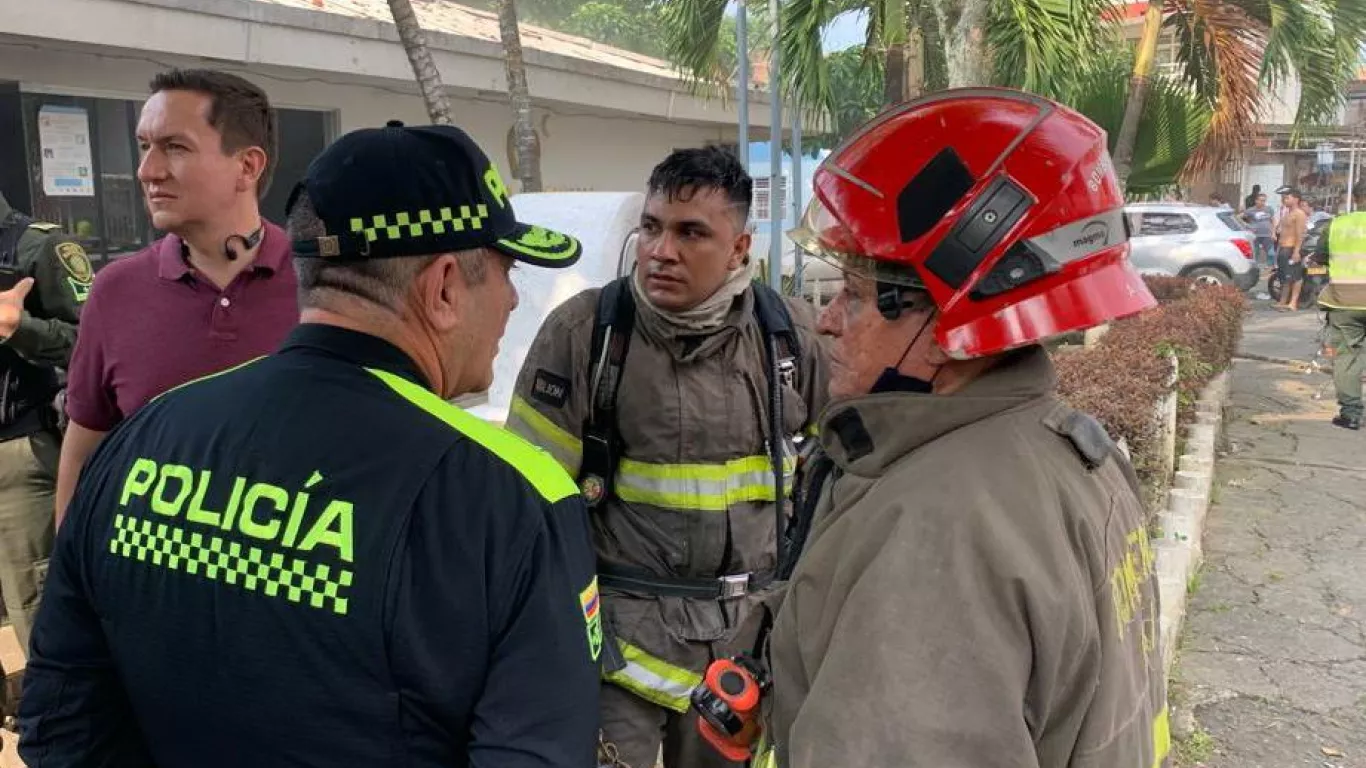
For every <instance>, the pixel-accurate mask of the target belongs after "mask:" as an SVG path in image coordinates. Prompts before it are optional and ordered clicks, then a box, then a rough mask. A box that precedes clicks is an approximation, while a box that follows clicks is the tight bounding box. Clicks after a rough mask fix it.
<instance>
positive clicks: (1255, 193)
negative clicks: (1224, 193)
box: [1243, 184, 1264, 211]
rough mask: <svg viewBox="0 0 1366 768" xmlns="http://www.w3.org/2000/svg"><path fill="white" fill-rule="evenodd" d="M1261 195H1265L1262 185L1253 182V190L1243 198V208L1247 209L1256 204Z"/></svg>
mask: <svg viewBox="0 0 1366 768" xmlns="http://www.w3.org/2000/svg"><path fill="white" fill-rule="evenodd" d="M1259 197H1264V195H1263V194H1262V185H1261V184H1253V185H1252V192H1251V193H1250V194H1249V195H1248V196H1247V197H1245V198H1243V210H1245V211H1246V210H1247V209H1249V208H1251V207H1253V206H1254V205H1256V204H1257V198H1259Z"/></svg>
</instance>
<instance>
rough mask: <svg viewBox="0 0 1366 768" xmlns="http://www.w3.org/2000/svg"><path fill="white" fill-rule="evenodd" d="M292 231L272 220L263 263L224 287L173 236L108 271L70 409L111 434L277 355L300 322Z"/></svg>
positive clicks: (79, 357) (71, 386) (77, 361)
mask: <svg viewBox="0 0 1366 768" xmlns="http://www.w3.org/2000/svg"><path fill="white" fill-rule="evenodd" d="M297 285H298V282H297V280H296V279H295V276H294V264H293V262H292V260H291V259H290V251H289V236H288V235H286V234H285V232H284V230H282V229H280V228H279V227H277V226H275V225H274V224H271V223H269V222H266V223H265V235H264V237H263V238H262V240H261V247H260V250H258V251H257V254H256V260H255V261H254V262H253V263H252V265H251V266H250V267H247V268H246V269H244V270H242V272H241V273H240V274H239V275H237V277H235V278H233V281H232V283H230V284H229V285H228V286H227V287H226V288H224V289H222V290H219V288H218V286H216V285H214V284H213V283H212V282H211V281H210V280H209V279H208V278H206V277H204V276H203V275H201V274H200V273H199V272H198V271H196V270H195V269H194V267H191V266H190V265H189V263H188V262H187V261H186V260H185V258H184V256H183V255H182V253H181V241H180V238H179V237H176V236H175V235H168V236H166V237H164V238H162V239H160V240H158V241H156V242H155V243H152V244H151V245H149V246H147V247H146V248H144V249H143V250H141V251H139V252H137V253H136V254H133V255H132V256H128V257H125V258H122V259H119V260H118V261H115V262H113V263H111V264H110V265H109V266H107V267H105V268H104V269H102V270H100V271H99V273H98V274H97V275H96V276H95V284H94V286H92V287H91V289H90V297H89V298H88V299H87V300H86V302H85V306H84V307H83V308H82V309H81V325H80V330H79V332H78V333H77V335H76V349H75V351H74V352H73V353H72V356H71V367H70V369H69V370H68V375H67V395H66V397H67V399H66V412H67V415H68V416H69V417H70V418H71V420H72V421H74V422H76V423H77V424H80V425H81V426H83V427H85V428H87V429H93V430H97V431H100V432H108V431H109V430H111V429H113V428H114V427H115V426H116V425H117V424H118V423H119V422H120V421H123V420H124V419H126V418H128V416H130V415H132V413H133V412H134V411H136V410H137V409H138V408H140V407H142V405H143V404H144V403H146V402H147V401H148V400H151V399H152V398H153V397H155V396H157V395H159V394H161V393H162V392H165V391H166V390H168V389H170V388H172V387H175V386H178V385H180V384H183V383H185V382H187V381H191V380H193V379H197V378H199V377H201V376H206V375H208V374H210V373H214V372H216V371H221V370H223V369H225V368H231V367H232V366H234V365H237V364H238V363H242V362H245V361H247V360H250V359H252V358H254V357H259V356H261V355H265V354H269V353H271V352H274V351H275V349H276V348H277V347H279V345H280V343H281V342H282V341H284V339H285V336H286V335H288V334H289V331H290V330H291V329H292V328H294V326H295V325H297V324H298V322H299V305H298V297H297V295H296V288H297Z"/></svg>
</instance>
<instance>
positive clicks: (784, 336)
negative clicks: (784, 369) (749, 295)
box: [754, 282, 802, 362]
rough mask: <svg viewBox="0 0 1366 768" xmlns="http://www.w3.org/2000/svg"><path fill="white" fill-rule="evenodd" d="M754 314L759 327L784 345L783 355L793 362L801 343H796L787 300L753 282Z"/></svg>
mask: <svg viewBox="0 0 1366 768" xmlns="http://www.w3.org/2000/svg"><path fill="white" fill-rule="evenodd" d="M754 316H755V318H757V319H758V321H759V328H760V329H761V330H762V331H763V332H764V333H765V334H767V335H769V336H772V337H774V338H775V339H777V340H778V341H779V342H780V346H785V347H786V349H782V350H780V351H782V352H784V356H785V357H790V358H792V359H793V361H794V362H797V361H799V360H800V358H801V353H802V350H801V345H800V344H798V343H797V329H796V326H794V325H793V324H792V314H791V313H790V312H788V311H787V302H786V301H784V300H783V297H782V295H781V294H779V293H778V292H777V291H775V290H773V289H772V288H770V287H768V286H767V285H764V284H763V283H759V282H756V283H754Z"/></svg>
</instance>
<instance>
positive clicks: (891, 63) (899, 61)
mask: <svg viewBox="0 0 1366 768" xmlns="http://www.w3.org/2000/svg"><path fill="white" fill-rule="evenodd" d="M882 73H883V79H882V105H883V106H884V107H885V106H888V105H891V104H899V103H901V102H903V101H905V100H906V45H905V44H904V43H897V44H896V45H889V46H887V54H886V56H885V57H884V58H883V66H882Z"/></svg>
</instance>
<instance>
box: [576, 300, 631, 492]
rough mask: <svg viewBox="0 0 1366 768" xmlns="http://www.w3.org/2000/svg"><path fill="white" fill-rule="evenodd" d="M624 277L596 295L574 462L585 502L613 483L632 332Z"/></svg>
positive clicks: (611, 490) (610, 490) (618, 454)
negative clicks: (578, 456) (579, 453)
mask: <svg viewBox="0 0 1366 768" xmlns="http://www.w3.org/2000/svg"><path fill="white" fill-rule="evenodd" d="M628 279H629V278H624V277H623V278H617V279H616V280H613V281H612V282H610V283H608V284H607V285H606V286H604V287H603V289H602V293H601V294H600V295H599V296H598V309H597V318H596V322H595V323H594V326H593V344H592V347H591V350H592V358H591V360H590V362H591V366H590V368H589V370H590V371H591V372H592V374H591V375H592V376H593V379H592V381H590V382H589V384H590V386H591V387H592V389H591V390H590V397H589V401H588V418H587V419H585V420H584V425H583V458H582V460H581V461H580V463H579V478H578V480H579V489H580V490H581V491H582V492H583V497H584V501H585V502H587V504H588V506H589V507H596V506H597V505H598V504H600V503H602V501H603V499H606V498H607V497H608V496H609V495H610V494H611V493H612V492H613V490H614V489H615V485H616V474H617V461H618V460H619V459H620V458H621V454H622V446H621V431H620V430H619V429H617V390H619V389H620V388H621V374H622V371H623V368H624V366H625V363H626V353H627V351H628V350H629V349H630V346H631V336H632V335H634V333H635V325H636V304H635V299H634V298H633V297H632V296H631V287H630V286H629V285H627V284H626V281H627V280H628Z"/></svg>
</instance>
